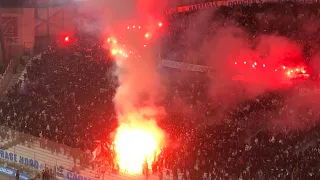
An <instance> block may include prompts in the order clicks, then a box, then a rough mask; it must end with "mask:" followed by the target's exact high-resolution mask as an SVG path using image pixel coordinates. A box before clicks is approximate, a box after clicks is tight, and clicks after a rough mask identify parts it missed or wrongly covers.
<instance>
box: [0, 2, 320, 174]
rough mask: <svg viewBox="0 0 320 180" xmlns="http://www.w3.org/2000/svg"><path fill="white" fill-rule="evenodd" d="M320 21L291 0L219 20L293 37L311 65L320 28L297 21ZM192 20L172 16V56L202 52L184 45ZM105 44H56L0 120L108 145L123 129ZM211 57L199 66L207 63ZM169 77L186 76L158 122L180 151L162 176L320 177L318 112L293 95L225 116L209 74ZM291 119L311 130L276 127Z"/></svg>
mask: <svg viewBox="0 0 320 180" xmlns="http://www.w3.org/2000/svg"><path fill="white" fill-rule="evenodd" d="M319 15H320V14H319V11H318V9H317V5H295V4H292V3H285V4H265V5H259V6H258V5H253V6H245V7H240V6H235V7H221V8H219V10H217V11H214V14H213V17H212V20H219V21H217V22H219V23H222V25H226V24H227V23H229V22H232V23H234V22H235V23H236V24H237V26H239V27H243V28H245V29H246V30H247V32H248V37H250V38H252V37H255V36H257V35H259V34H267V33H278V34H279V35H283V36H286V37H288V38H292V39H295V40H296V41H297V42H299V43H300V44H301V46H303V47H304V49H305V55H306V59H307V58H308V57H310V56H311V55H312V54H314V53H315V52H316V51H317V46H316V45H315V44H317V42H318V39H317V38H316V37H318V36H317V34H318V33H319V30H318V29H316V30H315V31H312V33H311V34H306V33H299V32H301V31H302V30H301V27H300V26H299V25H300V24H301V22H305V21H307V20H313V19H317V17H318V16H319ZM188 18H189V19H188ZM190 18H191V20H190ZM279 19H285V20H286V21H279ZM190 22H194V21H192V13H187V14H179V15H172V17H170V23H169V34H170V35H169V36H168V37H167V38H166V40H165V41H164V43H166V47H167V48H166V51H165V52H163V56H164V57H166V56H167V57H169V55H170V58H173V57H175V59H172V60H177V59H182V60H183V61H188V62H189V60H188V55H187V54H184V53H183V51H185V52H187V51H188V49H189V48H193V49H196V48H197V46H196V45H197V42H198V40H197V41H195V42H188V43H185V41H186V39H187V37H185V36H184V35H183V34H185V33H184V32H183V30H185V29H186V28H187V27H186V25H190V26H195V25H192V24H190ZM202 31H203V34H202V36H201V38H202V39H204V38H205V37H207V36H210V35H211V34H214V29H205V30H202ZM202 31H201V32H202ZM307 35H308V36H307ZM101 44H102V42H100V41H99V40H98V39H97V37H95V36H94V35H88V34H85V35H84V34H80V33H79V34H78V35H77V36H76V37H75V38H74V41H71V42H68V43H66V42H64V43H62V42H60V41H57V42H56V43H54V44H52V45H51V46H49V47H48V49H47V50H46V51H45V52H43V53H42V55H41V57H40V58H38V59H35V60H33V61H32V63H31V66H28V67H27V73H26V74H25V75H24V81H19V82H18V83H17V84H16V85H15V86H14V87H12V89H11V90H10V91H9V92H7V97H6V98H5V99H4V100H2V101H1V102H0V107H1V108H0V120H1V122H0V123H1V124H3V125H6V126H8V127H11V128H13V129H15V130H18V131H22V132H25V133H29V134H32V135H34V136H38V137H43V138H47V139H50V140H53V141H56V142H59V143H63V144H66V145H68V146H71V147H75V148H79V149H82V150H93V149H94V148H95V145H94V140H104V141H108V139H106V137H108V136H107V135H106V134H108V133H110V132H112V131H113V130H114V129H115V127H116V126H117V121H116V120H115V111H114V105H113V101H112V100H113V97H114V94H115V88H116V86H117V81H116V79H115V77H114V76H113V74H112V71H113V61H112V60H111V58H110V57H109V56H108V55H106V53H105V50H104V49H103V48H102V47H101ZM175 52H179V53H175ZM172 54H176V55H175V56H172ZM199 57H200V56H199ZM203 58H204V57H200V58H199V59H197V62H192V63H199V64H201V63H202V61H203ZM167 73H168V74H170V75H171V76H172V77H173V76H176V75H177V74H179V75H181V74H182V73H185V74H186V75H183V76H181V78H172V79H174V81H170V82H169V85H168V90H169V91H168V92H169V93H168V95H167V97H165V98H163V106H164V107H165V108H166V109H167V116H166V117H165V118H164V119H163V120H161V121H160V122H159V125H160V126H161V127H162V128H163V129H164V130H165V131H166V132H167V133H168V134H169V137H170V139H171V140H172V141H173V142H175V146H174V147H171V146H168V147H167V148H165V149H164V150H163V151H162V153H161V154H160V155H159V158H157V159H156V161H155V162H154V164H153V165H152V170H153V172H159V173H160V176H162V178H168V176H170V177H171V178H173V179H190V180H198V179H199V180H200V179H207V180H208V179H317V178H319V177H320V171H319V162H320V161H319V160H318V158H319V157H318V156H319V150H320V143H319V141H318V137H319V134H318V131H319V128H320V126H319V124H318V122H317V121H316V119H317V112H315V111H314V110H313V109H310V108H308V106H307V107H304V111H299V112H295V110H296V109H295V108H293V107H291V106H290V105H288V104H286V102H287V101H286V100H287V98H288V95H287V93H288V92H287V91H279V92H269V93H265V94H262V95H260V96H258V97H256V98H254V99H252V100H250V101H246V102H243V103H241V104H239V105H238V107H237V108H231V109H230V110H228V111H225V112H223V113H220V112H221V111H219V108H220V107H222V106H224V104H223V103H224V102H223V101H219V100H216V99H210V98H209V97H208V94H207V89H208V86H209V82H210V79H209V78H208V77H207V76H206V75H205V74H194V73H191V74H190V73H188V72H181V71H179V70H172V69H171V70H167ZM190 82H192V83H190ZM233 96H236V94H233ZM230 98H232V96H230ZM217 104H218V106H217ZM181 105H183V106H181ZM181 107H183V108H181ZM285 118H289V119H290V118H292V119H303V123H302V122H301V126H302V125H303V128H292V126H289V125H286V124H285V125H283V124H281V123H279V124H277V123H272V122H271V120H274V119H285ZM298 126H300V121H298ZM84 132H85V133H84ZM169 144H170V143H169ZM309 146H310V147H309Z"/></svg>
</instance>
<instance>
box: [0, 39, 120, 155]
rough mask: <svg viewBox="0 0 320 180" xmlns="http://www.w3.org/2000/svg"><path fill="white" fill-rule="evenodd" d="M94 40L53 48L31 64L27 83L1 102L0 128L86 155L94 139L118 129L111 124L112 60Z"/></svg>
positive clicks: (18, 84)
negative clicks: (25, 134)
mask: <svg viewBox="0 0 320 180" xmlns="http://www.w3.org/2000/svg"><path fill="white" fill-rule="evenodd" d="M90 38H91V37H88V36H86V39H79V41H78V42H74V43H73V44H71V43H70V44H68V43H60V44H59V43H55V44H53V45H51V46H50V47H49V48H48V50H47V51H45V52H44V53H42V55H41V57H40V58H38V59H35V60H33V62H32V63H31V66H28V67H27V73H26V74H25V75H24V81H23V82H22V81H19V82H18V83H17V84H16V85H15V86H14V87H12V89H11V90H10V91H9V92H7V98H6V99H5V100H4V101H2V102H1V105H0V107H1V111H0V119H1V123H2V124H4V125H6V126H9V127H12V128H13V129H15V130H18V131H22V132H26V133H30V134H32V135H34V136H37V137H44V138H48V139H50V140H53V141H55V142H59V143H63V144H65V145H68V146H71V147H77V148H81V149H82V150H88V149H92V148H94V142H93V141H92V139H101V138H103V133H104V132H105V130H106V129H107V130H108V129H109V130H110V131H111V130H112V129H111V128H110V127H112V126H115V124H114V123H115V122H109V121H110V119H112V116H113V115H114V112H113V108H112V98H113V95H114V90H115V89H114V88H110V87H113V86H114V85H115V84H114V83H115V82H112V81H110V78H109V77H108V76H109V75H110V74H108V73H107V72H108V69H109V68H111V66H112V63H111V61H110V60H109V59H108V58H107V56H105V54H104V53H105V52H104V51H102V49H101V48H100V47H99V44H94V43H93V42H95V43H97V41H95V40H94V39H90ZM90 42H91V43H93V44H90ZM61 46H63V47H61ZM107 127H108V128H107ZM84 131H85V132H86V133H85V134H83V132H84ZM93 136H95V137H93Z"/></svg>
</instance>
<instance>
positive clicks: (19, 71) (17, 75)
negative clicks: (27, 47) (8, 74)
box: [6, 56, 31, 91]
mask: <svg viewBox="0 0 320 180" xmlns="http://www.w3.org/2000/svg"><path fill="white" fill-rule="evenodd" d="M23 59H24V60H25V62H26V66H22V65H21V64H19V65H18V68H17V73H15V74H13V75H12V78H11V80H10V82H9V84H8V85H7V87H6V91H8V90H10V89H11V88H12V86H13V85H15V84H16V83H17V82H18V80H19V79H20V77H21V76H22V75H23V74H24V73H25V72H26V67H27V66H30V65H31V61H30V59H31V57H30V56H24V57H23Z"/></svg>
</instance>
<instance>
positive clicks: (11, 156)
mask: <svg viewBox="0 0 320 180" xmlns="http://www.w3.org/2000/svg"><path fill="white" fill-rule="evenodd" d="M0 158H1V159H4V160H7V161H11V162H16V163H19V164H21V165H24V166H29V167H33V168H36V169H43V167H44V166H43V165H42V164H40V163H39V162H38V161H37V160H35V159H31V158H26V157H23V156H21V155H19V154H16V153H12V152H8V151H6V150H3V149H0Z"/></svg>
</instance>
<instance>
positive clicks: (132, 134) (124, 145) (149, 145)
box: [114, 114, 163, 173]
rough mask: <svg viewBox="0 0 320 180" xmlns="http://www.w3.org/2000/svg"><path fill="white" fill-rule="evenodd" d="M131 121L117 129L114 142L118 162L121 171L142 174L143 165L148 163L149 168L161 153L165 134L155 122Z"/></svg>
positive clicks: (133, 116)
mask: <svg viewBox="0 0 320 180" xmlns="http://www.w3.org/2000/svg"><path fill="white" fill-rule="evenodd" d="M130 116H131V118H139V117H138V116H137V117H136V115H133V114H131V115H130ZM131 120H132V121H131V122H128V123H122V124H120V126H119V127H118V129H117V132H116V137H115V141H114V143H115V150H116V153H117V161H118V163H119V167H120V169H121V170H124V171H127V172H129V173H141V171H142V169H143V165H144V164H145V163H146V162H147V163H148V168H149V167H150V165H151V164H152V162H153V161H154V159H155V158H156V155H157V154H158V153H159V152H160V146H161V142H162V140H163V132H162V130H161V129H160V128H159V127H158V126H157V125H156V124H155V123H154V122H155V121H153V120H151V121H147V120H144V119H143V120H134V119H131Z"/></svg>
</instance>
